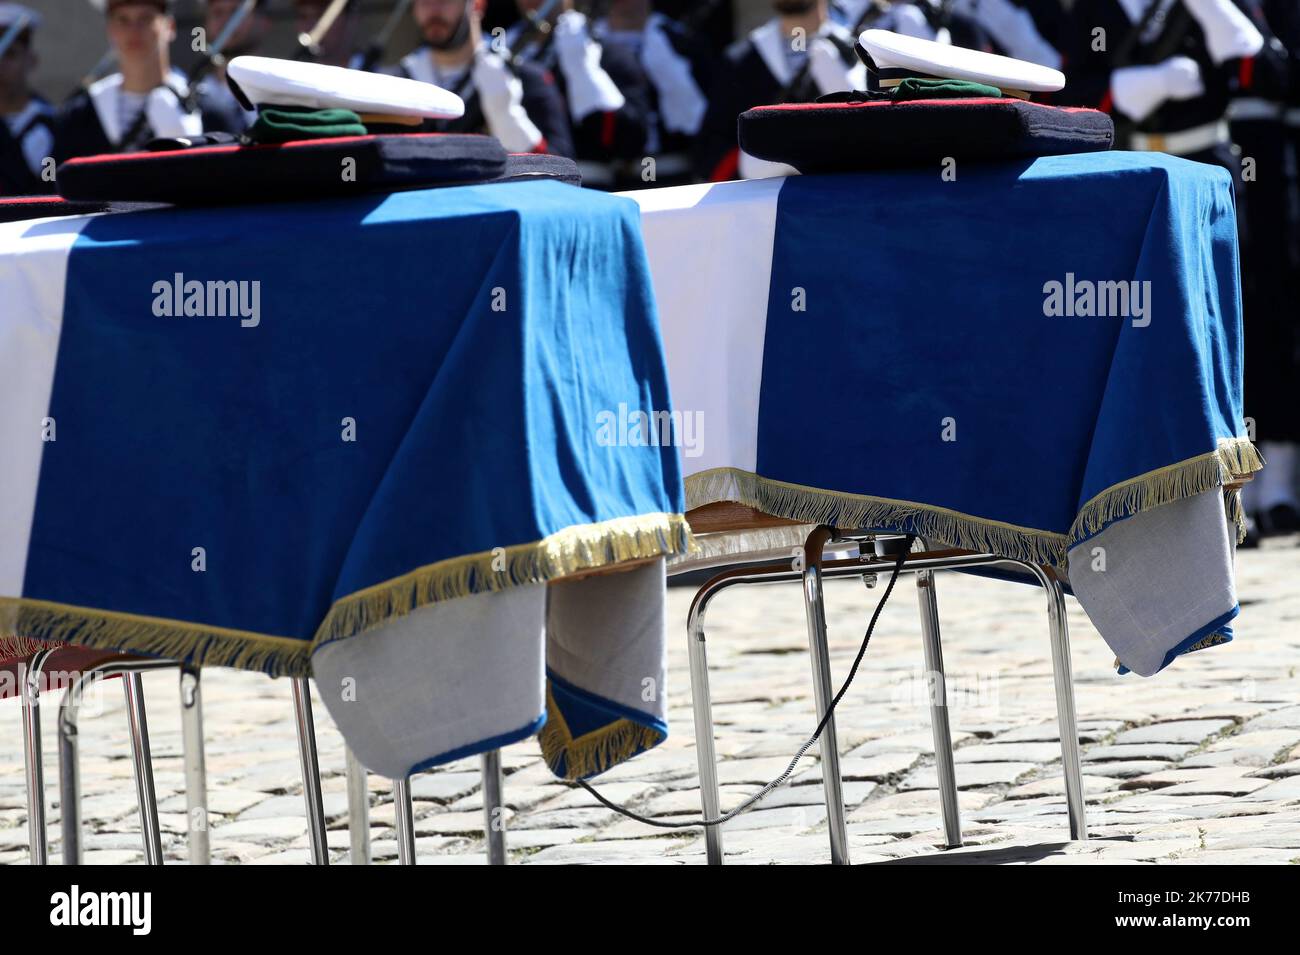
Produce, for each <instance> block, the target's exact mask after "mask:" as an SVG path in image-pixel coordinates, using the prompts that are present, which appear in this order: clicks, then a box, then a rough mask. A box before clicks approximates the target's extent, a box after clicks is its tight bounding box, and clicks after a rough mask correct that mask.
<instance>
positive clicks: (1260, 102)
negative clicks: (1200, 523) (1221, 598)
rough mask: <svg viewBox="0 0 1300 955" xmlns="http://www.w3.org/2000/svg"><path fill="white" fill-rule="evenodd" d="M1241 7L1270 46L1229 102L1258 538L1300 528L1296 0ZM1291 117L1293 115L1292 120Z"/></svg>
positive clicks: (1248, 491) (1252, 512) (1251, 490)
mask: <svg viewBox="0 0 1300 955" xmlns="http://www.w3.org/2000/svg"><path fill="white" fill-rule="evenodd" d="M1246 11H1247V13H1248V14H1249V15H1250V16H1251V18H1252V20H1253V22H1254V23H1255V24H1256V26H1257V28H1258V29H1259V30H1260V32H1261V33H1263V34H1264V36H1265V40H1266V41H1267V45H1266V47H1265V50H1264V51H1261V54H1260V55H1259V56H1257V57H1255V58H1254V59H1252V60H1250V61H1245V62H1243V67H1242V70H1241V71H1240V77H1239V85H1240V88H1239V89H1238V91H1237V96H1236V97H1235V98H1234V99H1233V101H1232V103H1231V105H1230V106H1229V110H1228V116H1229V118H1230V120H1231V123H1232V134H1233V139H1234V141H1235V142H1236V143H1237V144H1238V146H1240V147H1241V154H1242V160H1243V162H1247V163H1249V164H1250V167H1251V168H1250V174H1249V175H1247V176H1245V177H1244V179H1245V182H1244V185H1245V190H1246V196H1247V202H1246V214H1247V219H1246V232H1247V239H1246V241H1245V242H1244V243H1243V247H1242V267H1243V268H1242V283H1243V289H1242V294H1243V299H1244V302H1243V305H1244V308H1245V313H1246V322H1247V326H1246V328H1247V335H1246V368H1245V374H1246V409H1247V411H1246V413H1247V415H1249V416H1251V417H1253V418H1254V419H1255V427H1256V437H1257V438H1258V440H1259V445H1260V451H1261V453H1262V454H1263V455H1264V460H1265V461H1266V462H1267V464H1266V467H1265V468H1264V471H1263V472H1261V473H1260V474H1259V475H1257V476H1256V478H1255V480H1254V481H1253V482H1251V483H1250V484H1248V485H1247V486H1246V488H1245V491H1244V494H1243V499H1244V502H1245V505H1246V512H1247V514H1248V515H1249V516H1250V517H1251V518H1252V522H1253V525H1254V529H1255V530H1256V532H1257V535H1258V536H1265V537H1266V536H1270V535H1273V534H1282V533H1289V532H1294V531H1296V530H1300V501H1298V500H1297V496H1298V492H1300V487H1298V485H1300V412H1298V411H1297V409H1300V309H1297V307H1296V304H1295V303H1296V301H1297V295H1298V294H1300V283H1298V282H1297V258H1296V255H1295V243H1296V240H1297V238H1300V233H1298V230H1297V228H1296V225H1297V218H1296V211H1297V210H1296V205H1295V189H1296V156H1297V154H1298V151H1297V146H1300V113H1297V111H1296V107H1297V106H1300V4H1297V3H1295V2H1294V0H1268V2H1264V3H1260V2H1258V0H1250V2H1249V3H1247V4H1246ZM1288 119H1289V122H1288Z"/></svg>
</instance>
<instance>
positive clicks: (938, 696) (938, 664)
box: [916, 548, 961, 849]
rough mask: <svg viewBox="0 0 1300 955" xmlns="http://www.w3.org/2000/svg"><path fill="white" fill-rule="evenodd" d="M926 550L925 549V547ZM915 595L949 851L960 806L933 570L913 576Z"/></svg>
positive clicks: (957, 836) (955, 842)
mask: <svg viewBox="0 0 1300 955" xmlns="http://www.w3.org/2000/svg"><path fill="white" fill-rule="evenodd" d="M927 549H928V548H927ZM916 595H917V598H918V599H919V601H920V603H921V646H922V647H923V648H924V650H925V672H926V675H927V676H928V677H929V679H930V680H931V681H932V682H930V684H929V685H928V686H927V690H928V692H929V695H930V732H931V733H932V734H933V735H934V765H935V768H936V769H937V770H938V774H939V806H940V810H941V811H942V813H943V832H944V837H945V839H946V840H947V845H948V848H949V849H956V848H957V847H958V846H960V845H961V807H960V805H959V803H958V802H957V768H956V766H955V765H954V763H953V753H952V730H951V728H950V727H949V725H948V677H947V674H946V673H945V672H944V669H943V643H942V641H941V640H940V637H939V600H938V597H937V595H936V594H935V591H934V571H931V570H923V571H921V572H920V573H919V574H917V575H916Z"/></svg>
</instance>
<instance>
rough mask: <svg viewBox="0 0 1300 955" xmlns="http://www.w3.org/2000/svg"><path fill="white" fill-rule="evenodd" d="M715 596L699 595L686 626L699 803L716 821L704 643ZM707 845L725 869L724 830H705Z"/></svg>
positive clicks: (713, 861) (712, 860)
mask: <svg viewBox="0 0 1300 955" xmlns="http://www.w3.org/2000/svg"><path fill="white" fill-rule="evenodd" d="M715 592H716V591H710V590H708V588H705V589H704V590H701V591H700V592H699V593H698V594H697V595H696V597H695V601H694V603H693V604H692V606H691V613H690V616H689V617H688V618H687V623H686V639H687V646H688V647H689V650H690V661H691V707H692V709H694V711H695V758H696V760H697V761H698V763H699V767H700V803H701V806H702V808H703V810H704V818H705V819H717V818H718V817H719V816H721V815H722V796H721V794H720V792H719V790H718V754H717V750H716V748H715V746H714V742H713V699H712V697H711V696H710V694H709V661H708V650H707V647H706V645H705V642H704V612H705V611H706V610H707V609H708V606H709V601H710V600H711V599H712V597H713V593H715ZM704 845H705V851H706V852H707V854H708V861H709V865H722V862H723V853H722V827H721V826H706V827H705V829H704Z"/></svg>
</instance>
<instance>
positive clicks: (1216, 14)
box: [1183, 0, 1264, 66]
mask: <svg viewBox="0 0 1300 955" xmlns="http://www.w3.org/2000/svg"><path fill="white" fill-rule="evenodd" d="M1183 6H1185V7H1186V8H1187V11H1188V12H1189V13H1190V14H1191V15H1192V16H1193V17H1195V18H1196V22H1197V23H1199V24H1200V25H1201V32H1202V33H1204V34H1205V45H1206V47H1207V48H1208V49H1209V51H1210V58H1211V59H1212V60H1214V65H1215V66H1218V65H1219V64H1220V63H1222V62H1223V61H1224V60H1236V59H1241V58H1244V57H1248V56H1254V55H1255V54H1256V53H1258V52H1259V51H1260V50H1262V49H1264V36H1263V34H1261V33H1260V32H1259V30H1258V29H1257V28H1256V27H1255V24H1253V23H1251V22H1250V17H1248V16H1246V14H1244V13H1242V12H1241V10H1240V9H1238V7H1237V5H1236V4H1235V3H1233V2H1232V0H1183Z"/></svg>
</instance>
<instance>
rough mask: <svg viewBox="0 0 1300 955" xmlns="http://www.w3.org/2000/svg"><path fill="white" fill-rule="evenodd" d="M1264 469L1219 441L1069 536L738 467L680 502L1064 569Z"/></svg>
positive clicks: (1108, 504)
mask: <svg viewBox="0 0 1300 955" xmlns="http://www.w3.org/2000/svg"><path fill="white" fill-rule="evenodd" d="M1263 466H1264V462H1263V459H1262V458H1260V456H1259V452H1258V451H1256V450H1255V446H1254V445H1253V444H1251V443H1250V441H1249V440H1248V439H1246V438H1232V439H1224V440H1222V441H1220V442H1219V447H1218V448H1217V449H1216V450H1214V451H1211V452H1209V453H1208V454H1203V455H1200V456H1198V457H1195V458H1188V459H1187V460H1186V461H1180V462H1179V463H1177V464H1171V465H1169V466H1168V467H1163V468H1159V469H1157V470H1155V471H1150V472H1148V473H1146V474H1143V475H1140V476H1138V477H1136V478H1133V479H1132V480H1131V481H1125V482H1124V483H1122V484H1117V485H1115V486H1114V487H1111V488H1107V489H1106V490H1105V491H1103V492H1102V493H1100V494H1098V495H1096V496H1095V497H1093V498H1092V500H1090V501H1088V503H1086V504H1085V505H1084V506H1083V508H1082V509H1081V510H1080V512H1079V514H1078V515H1077V516H1076V518H1075V521H1074V524H1073V526H1072V527H1071V528H1070V532H1069V534H1058V533H1053V532H1051V531H1043V530H1038V529H1036V528H1032V527H1021V526H1018V525H1015V524H1007V523H1003V522H1001V521H992V520H988V519H986V518H981V517H974V516H972V515H970V514H963V513H961V512H959V511H953V510H949V509H948V508H943V507H933V506H931V505H928V504H918V503H916V502H914V501H898V500H893V499H890V498H883V497H872V496H869V495H865V494H840V493H836V492H834V491H827V490H823V489H821V488H814V487H807V486H805V485H800V484H789V483H786V482H784V481H773V480H770V479H768V478H763V477H759V476H758V475H756V474H752V473H750V472H748V471H741V470H739V469H736V468H715V469H713V470H711V471H703V472H701V473H699V474H695V475H692V476H691V477H689V478H687V479H686V506H687V508H688V509H694V508H696V507H702V506H703V505H705V504H712V503H716V502H718V501H734V502H736V503H738V504H744V505H745V506H747V507H753V508H756V509H757V510H760V511H762V512H763V513H765V514H771V515H772V516H774V517H783V518H785V519H787V520H792V521H799V522H800V523H801V524H828V525H830V526H832V527H840V528H859V527H899V526H903V525H908V526H911V527H913V528H915V530H916V533H917V534H919V535H920V536H922V537H924V538H926V539H928V540H931V541H934V542H936V543H939V544H943V545H945V546H948V547H956V548H960V549H962V550H970V551H978V552H980V553H990V554H998V555H999V556H1003V557H1010V558H1013V559H1016V560H1024V561H1029V562H1031V563H1035V564H1046V565H1050V566H1052V567H1057V568H1061V569H1064V567H1065V564H1066V555H1067V553H1068V551H1069V548H1070V547H1071V546H1072V544H1073V543H1074V542H1076V541H1079V540H1082V539H1084V538H1086V537H1088V536H1090V535H1092V534H1095V533H1097V532H1098V531H1100V530H1102V529H1103V528H1105V527H1106V526H1107V525H1109V524H1111V523H1112V522H1114V521H1116V520H1119V519H1120V518H1123V517H1131V516H1132V515H1134V514H1140V513H1142V512H1144V511H1149V510H1152V509H1153V508H1157V507H1160V506H1161V505H1163V504H1172V503H1173V502H1175V501H1181V500H1184V499H1185V498H1188V497H1192V496H1194V495H1196V494H1201V493H1204V492H1205V491H1209V490H1211V489H1213V488H1215V487H1222V486H1223V485H1226V484H1228V483H1229V482H1230V481H1231V480H1232V479H1233V478H1235V477H1241V476H1243V475H1247V474H1251V473H1253V472H1255V471H1258V470H1259V469H1260V468H1262V467H1263ZM1234 496H1235V497H1237V498H1238V501H1237V504H1236V508H1235V510H1233V509H1231V505H1230V514H1231V519H1232V520H1233V521H1234V522H1235V523H1236V525H1237V528H1238V535H1239V536H1240V535H1242V534H1244V533H1245V517H1244V515H1243V514H1242V513H1241V509H1240V500H1239V495H1234Z"/></svg>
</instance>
